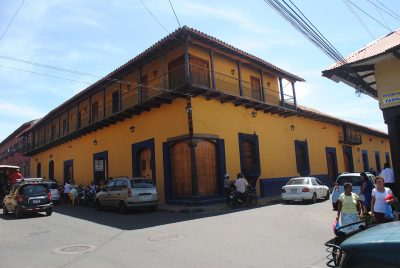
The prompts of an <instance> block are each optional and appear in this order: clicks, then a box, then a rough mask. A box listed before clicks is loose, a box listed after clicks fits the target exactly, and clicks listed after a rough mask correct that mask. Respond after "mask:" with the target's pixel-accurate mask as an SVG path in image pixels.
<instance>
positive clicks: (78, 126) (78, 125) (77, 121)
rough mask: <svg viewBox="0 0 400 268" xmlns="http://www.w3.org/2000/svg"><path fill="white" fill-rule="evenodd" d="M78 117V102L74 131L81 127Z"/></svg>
mask: <svg viewBox="0 0 400 268" xmlns="http://www.w3.org/2000/svg"><path fill="white" fill-rule="evenodd" d="M80 118H81V117H80V116H79V102H78V104H77V105H76V128H75V129H78V128H80V127H81V126H80V125H81V124H80V121H81V120H80Z"/></svg>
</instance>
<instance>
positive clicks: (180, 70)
mask: <svg viewBox="0 0 400 268" xmlns="http://www.w3.org/2000/svg"><path fill="white" fill-rule="evenodd" d="M186 67H188V68H186ZM187 69H188V70H189V75H188V76H187V75H186V70H187ZM213 76H214V79H213ZM187 77H188V78H189V79H188V80H189V81H187ZM213 80H214V81H213ZM122 83H124V84H126V83H129V82H128V81H122ZM129 84H130V85H131V86H130V87H129V88H128V89H121V93H120V94H117V95H114V97H113V99H108V100H106V101H105V103H99V105H98V107H97V109H96V111H97V113H96V114H93V112H96V111H92V114H90V111H86V112H84V111H81V113H80V117H77V116H75V117H70V118H69V119H68V121H67V124H68V131H67V132H66V133H64V130H63V129H62V128H61V133H58V130H57V135H56V136H53V137H51V131H50V129H49V131H47V133H43V132H40V136H39V140H38V142H33V141H32V142H31V143H28V144H27V145H26V146H24V147H23V148H22V149H23V150H24V152H25V153H26V152H29V151H31V150H35V149H37V148H39V147H42V146H44V145H47V144H49V143H53V142H56V141H58V140H60V139H64V138H66V137H68V136H70V135H72V134H73V133H75V132H76V131H78V130H83V129H87V128H92V129H93V128H95V125H96V126H97V125H98V124H101V123H102V122H104V120H106V119H108V118H111V117H113V116H115V115H118V114H119V113H121V112H125V111H128V110H132V108H134V107H136V106H137V105H138V104H144V105H145V104H146V103H147V102H149V101H151V100H152V99H153V98H154V97H157V96H160V97H162V96H163V94H165V93H167V94H169V93H172V94H178V95H179V94H182V95H186V94H187V92H186V90H188V89H190V88H200V89H204V90H206V91H210V92H218V93H220V94H223V95H224V96H225V95H226V96H232V97H234V98H240V99H246V100H248V101H252V102H255V103H257V102H259V103H260V104H266V105H272V106H274V107H285V108H289V109H295V108H296V107H295V103H294V98H293V96H290V95H287V94H281V93H280V92H279V91H274V90H272V89H270V88H264V89H262V87H261V85H259V86H257V85H252V84H251V83H249V82H247V81H244V80H239V79H237V78H234V77H231V76H229V75H225V74H222V73H217V72H214V73H213V74H212V72H211V70H209V69H205V68H202V67H199V66H196V65H193V64H190V65H189V66H186V65H181V66H179V67H177V68H175V69H172V70H170V71H169V72H168V73H166V74H165V75H161V76H156V77H154V78H152V79H149V80H148V81H146V83H143V82H142V84H139V85H138V84H133V83H129ZM263 93H264V94H263ZM282 96H283V99H282ZM89 108H91V107H89ZM44 134H45V135H44Z"/></svg>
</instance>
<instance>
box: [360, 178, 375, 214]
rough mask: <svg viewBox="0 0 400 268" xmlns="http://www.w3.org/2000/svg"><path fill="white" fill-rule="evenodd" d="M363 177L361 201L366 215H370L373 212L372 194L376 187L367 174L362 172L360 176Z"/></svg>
mask: <svg viewBox="0 0 400 268" xmlns="http://www.w3.org/2000/svg"><path fill="white" fill-rule="evenodd" d="M360 177H361V191H360V200H362V205H363V210H364V213H368V212H369V211H371V193H372V189H373V188H374V185H373V184H372V182H371V181H370V179H369V178H368V176H367V174H365V173H364V172H362V173H361V174H360Z"/></svg>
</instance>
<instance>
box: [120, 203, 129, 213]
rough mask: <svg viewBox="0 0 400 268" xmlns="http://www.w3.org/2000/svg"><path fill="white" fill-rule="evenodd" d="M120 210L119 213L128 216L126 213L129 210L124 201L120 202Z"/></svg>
mask: <svg viewBox="0 0 400 268" xmlns="http://www.w3.org/2000/svg"><path fill="white" fill-rule="evenodd" d="M118 210H119V213H121V214H126V211H127V210H128V209H127V207H126V205H125V203H124V202H123V201H120V202H119V206H118Z"/></svg>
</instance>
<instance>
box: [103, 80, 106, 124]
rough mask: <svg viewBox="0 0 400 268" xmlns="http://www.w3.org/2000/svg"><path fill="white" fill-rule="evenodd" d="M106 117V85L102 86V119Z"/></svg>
mask: <svg viewBox="0 0 400 268" xmlns="http://www.w3.org/2000/svg"><path fill="white" fill-rule="evenodd" d="M104 118H106V87H104V88H103V119H104Z"/></svg>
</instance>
